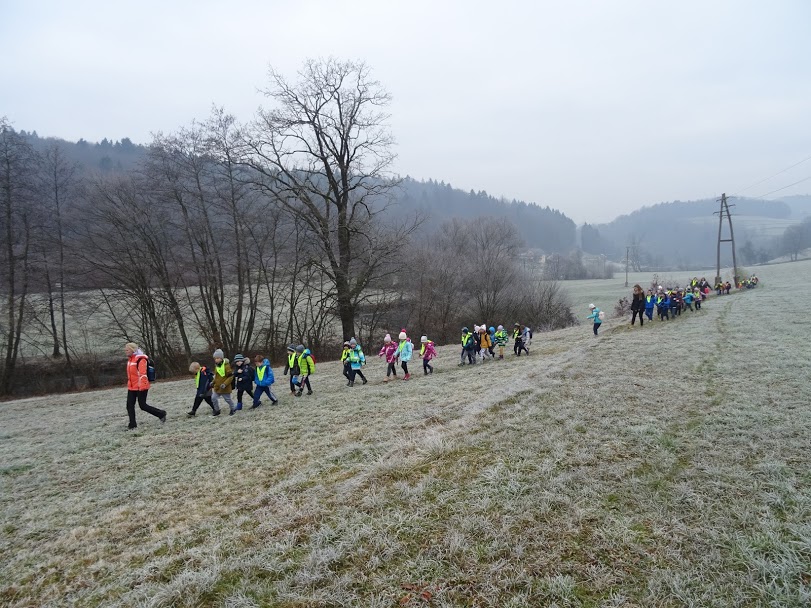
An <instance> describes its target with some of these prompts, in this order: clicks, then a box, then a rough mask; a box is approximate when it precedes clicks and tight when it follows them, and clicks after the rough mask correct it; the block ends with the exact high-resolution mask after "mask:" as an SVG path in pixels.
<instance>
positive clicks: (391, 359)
mask: <svg viewBox="0 0 811 608" xmlns="http://www.w3.org/2000/svg"><path fill="white" fill-rule="evenodd" d="M377 356H378V357H385V358H386V363H387V365H388V366H387V367H386V382H388V381H389V376H391V375H394V377H395V378H397V368H396V367H395V365H396V363H397V344H396V343H395V342H394V341H393V340H392V339H391V334H386V337H385V338H383V347H382V348H381V349H380V352H379V353H378V354H377Z"/></svg>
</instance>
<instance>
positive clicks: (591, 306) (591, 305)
mask: <svg viewBox="0 0 811 608" xmlns="http://www.w3.org/2000/svg"><path fill="white" fill-rule="evenodd" d="M589 308H597V307H596V306H595V305H594V304H589Z"/></svg>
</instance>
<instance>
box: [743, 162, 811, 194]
mask: <svg viewBox="0 0 811 608" xmlns="http://www.w3.org/2000/svg"><path fill="white" fill-rule="evenodd" d="M809 160H811V156H809V157H807V158H804V159H802V160H801V161H799V162H796V163H794V164H793V165H791V166H790V167H786V168H785V169H783V170H781V171H778V172H777V173H775V174H774V175H770V176H769V177H767V178H764V179H762V180H760V181H758V182H755V183H754V184H751V185H749V186H746V188H744V189H743V190H738V191H737V192H736V193H735V194H731V195H730V196H736V195H738V194H741V193H742V192H746V191H747V190H749V189H750V188H754V187H755V186H759V185H760V184H762V183H763V182H767V181H769V180H770V179H772V178H774V177H777V176H778V175H782V174H783V173H785V172H786V171H789V170H791V169H793V168H794V167H798V166H799V165H802V164H803V163H804V162H807V161H809ZM801 181H804V180H801ZM798 183H799V182H798ZM792 185H794V184H792ZM786 187H787V188H788V186H786ZM775 192H777V191H776V190H775ZM763 196H766V195H765V194H764V195H763ZM755 198H759V197H755Z"/></svg>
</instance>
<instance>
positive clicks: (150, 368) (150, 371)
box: [143, 355, 155, 382]
mask: <svg viewBox="0 0 811 608" xmlns="http://www.w3.org/2000/svg"><path fill="white" fill-rule="evenodd" d="M143 358H144V359H146V379H147V380H149V381H150V382H155V365H154V364H153V363H152V359H150V358H149V357H148V356H147V355H143Z"/></svg>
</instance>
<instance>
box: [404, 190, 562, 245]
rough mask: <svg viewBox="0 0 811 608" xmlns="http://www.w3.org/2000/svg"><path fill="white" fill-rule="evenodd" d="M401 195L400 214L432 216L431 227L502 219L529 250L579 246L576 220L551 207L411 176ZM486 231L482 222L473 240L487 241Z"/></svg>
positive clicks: (472, 236)
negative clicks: (458, 220)
mask: <svg viewBox="0 0 811 608" xmlns="http://www.w3.org/2000/svg"><path fill="white" fill-rule="evenodd" d="M400 193H401V194H400V197H399V201H398V202H399V205H398V207H399V212H401V213H402V212H403V211H409V212H410V211H420V212H423V213H425V214H427V215H429V217H430V222H429V228H430V226H434V225H436V224H438V223H441V222H443V221H446V220H449V219H451V218H454V217H457V218H464V219H473V218H477V217H499V218H506V219H508V220H510V221H511V222H512V223H513V224H515V225H516V226H517V227H518V230H519V232H520V234H521V236H522V238H523V239H524V243H525V244H526V245H527V247H530V248H533V249H541V250H543V251H544V252H546V253H567V252H569V251H571V250H572V249H574V248H575V247H576V242H575V236H576V231H577V227H576V225H575V223H574V221H572V220H571V219H570V218H568V217H566V215H565V214H564V213H562V212H561V211H558V210H556V209H551V208H550V207H541V206H540V205H535V204H532V203H525V202H523V201H517V200H511V201H509V200H507V199H504V198H496V197H494V196H491V195H489V194H487V193H486V192H483V191H481V192H474V191H473V190H471V191H469V192H465V191H463V190H458V189H456V188H454V187H452V186H451V185H450V184H446V183H444V182H436V181H434V180H428V181H417V180H414V179H411V178H410V177H406V178H405V179H404V180H403V181H402V187H401V189H400ZM487 229H488V225H487V223H483V224H482V230H481V233H480V234H473V235H471V238H475V239H481V241H482V243H484V242H486V235H487Z"/></svg>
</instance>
